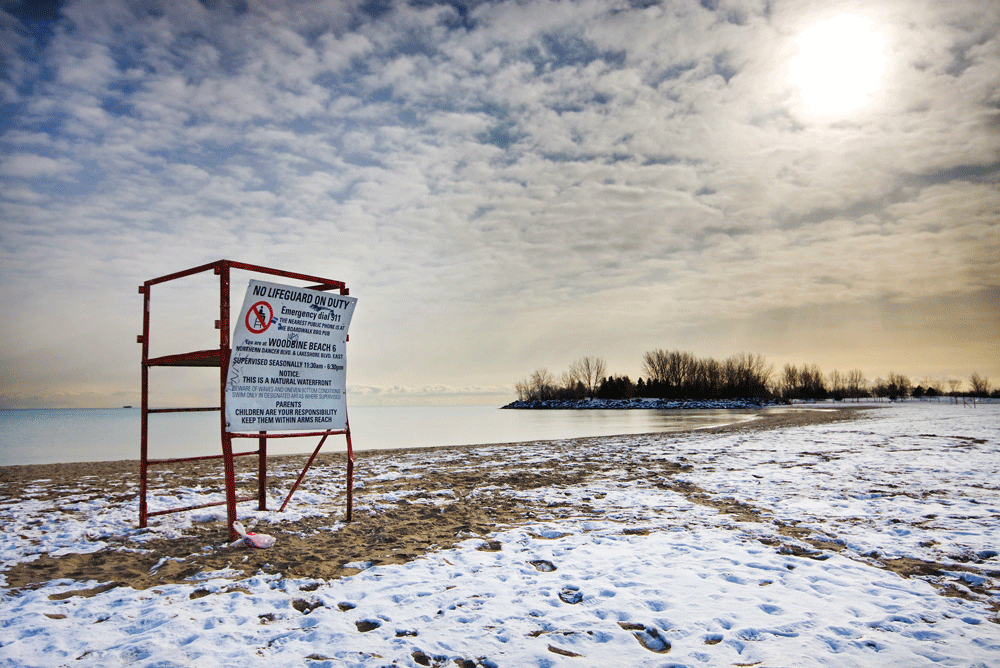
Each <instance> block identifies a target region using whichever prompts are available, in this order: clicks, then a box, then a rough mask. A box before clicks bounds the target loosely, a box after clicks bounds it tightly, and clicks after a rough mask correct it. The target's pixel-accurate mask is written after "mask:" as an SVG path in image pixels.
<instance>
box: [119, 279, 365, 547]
mask: <svg viewBox="0 0 1000 668" xmlns="http://www.w3.org/2000/svg"><path fill="white" fill-rule="evenodd" d="M233 269H239V270H243V271H248V272H255V273H258V274H267V275H270V276H278V277H281V278H287V279H293V280H297V281H305V282H307V283H310V285H307V286H303V287H307V288H309V289H312V290H319V291H327V290H339V291H340V294H342V295H347V294H349V291H348V289H347V286H346V285H345V284H344V283H343V281H334V280H332V279H328V278H321V277H319V276H310V275H308V274H300V273H297V272H291V271H283V270H280V269H271V268H270V267H262V266H258V265H253V264H246V263H243V262H234V261H233V260H218V261H216V262H211V263H209V264H204V265H201V266H199V267H193V268H191V269H186V270H184V271H179V272H176V273H173V274H168V275H167V276H160V277H159V278H153V279H150V280H148V281H146V282H145V283H143V284H142V285H140V286H139V293H140V294H142V295H143V311H142V334H141V335H139V336H138V337H137V341H138V343H141V344H142V426H141V432H140V468H139V526H140V527H146V526H147V525H148V522H149V518H150V517H154V516H156V515H166V514H168V513H178V512H183V511H187V510H196V509H198V508H208V507H211V506H221V505H223V504H225V505H226V511H227V515H228V519H229V522H228V524H229V537H230V540H235V539H236V532H235V530H234V529H233V522H235V521H236V520H237V519H238V518H237V515H236V504H237V503H242V502H245V501H255V500H256V501H257V508H258V509H259V510H267V441H268V439H271V438H301V437H307V436H320V437H321V438H320V441H319V444H318V445H317V446H316V449H315V450H314V451H313V453H312V455H311V456H310V457H309V460H308V461H307V462H306V465H305V467H304V468H303V469H302V473H300V474H299V477H298V479H297V480H296V481H295V484H294V485H292V488H291V490H290V491H289V492H288V496H287V497H286V498H285V501H284V503H282V504H281V508H280V509H279V510H280V511H283V510H284V509H285V506H287V505H288V502H289V500H290V499H291V498H292V494H294V493H295V490H296V489H297V488H298V486H299V483H301V482H302V478H303V477H305V474H306V471H308V470H309V467H310V466H312V463H313V460H314V459H315V458H316V455H317V454H319V450H320V448H322V447H323V444H324V443H325V442H326V439H327V438H328V437H329V436H332V435H335V434H344V436H345V437H346V438H347V521H348V522H349V521H351V519H352V518H353V514H354V499H353V486H354V451H353V448H352V447H351V428H350V423H349V422H348V423H347V426H346V428H345V429H335V430H325V431H304V432H283V433H271V434H268V433H267V432H266V431H260V432H256V433H239V432H229V431H227V430H226V375H227V372H228V367H229V356H230V301H229V298H230V290H229V286H230V274H231V270H233ZM207 271H212V272H213V273H214V274H215V275H216V276H218V277H219V319H218V320H216V321H215V328H216V329H217V330H219V347H218V348H212V349H209V350H197V351H193V352H184V353H177V354H173V355H162V356H159V357H154V358H150V356H149V340H150V331H149V330H150V325H149V320H150V308H151V296H152V287H153V286H154V285H158V284H160V283H166V282H168V281H173V280H176V279H179V278H184V277H186V276H192V275H195V274H200V273H203V272H207ZM150 367H218V369H219V405H218V406H209V407H197V408H150V407H149V369H150ZM202 411H219V413H220V421H219V422H220V424H219V433H220V437H221V442H222V454H218V455H204V456H199V457H180V458H170V459H150V458H149V452H148V446H149V416H150V415H151V414H155V413H185V412H188V413H190V412H202ZM237 438H247V439H257V443H258V447H257V450H252V451H249V452H239V453H234V452H233V440H234V439H237ZM250 455H257V472H258V480H257V495H256V496H246V497H242V498H237V496H236V473H235V467H234V464H233V460H234V458H235V457H244V456H250ZM209 459H222V460H223V464H224V471H225V478H226V499H225V500H224V501H218V502H212V503H203V504H200V505H195V506H185V507H182V508H169V509H166V510H157V511H155V512H149V510H148V508H147V505H146V493H147V482H148V477H149V467H150V466H157V465H162V464H171V463H175V462H188V461H200V460H209Z"/></svg>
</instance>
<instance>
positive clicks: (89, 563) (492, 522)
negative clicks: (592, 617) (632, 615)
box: [0, 409, 856, 589]
mask: <svg viewBox="0 0 1000 668" xmlns="http://www.w3.org/2000/svg"><path fill="white" fill-rule="evenodd" d="M855 413H856V411H855V410H852V409H842V410H836V411H818V410H800V411H792V412H788V413H777V414H772V415H764V416H762V417H761V418H760V419H757V420H754V421H751V422H747V423H739V424H734V425H728V426H724V427H715V428H711V429H705V430H698V431H699V432H700V433H714V434H724V433H742V432H748V431H761V430H767V429H774V428H779V427H787V426H795V425H809V424H824V423H829V422H834V421H842V420H849V419H852V417H853V416H854V415H855ZM688 433H691V432H688ZM677 436H678V434H677V433H674V434H671V437H677ZM604 438H605V439H606V438H607V437H604ZM600 440H604V439H600V438H582V439H569V440H565V441H555V442H546V443H545V444H544V446H543V447H544V448H545V449H546V450H547V451H548V452H549V453H550V454H551V455H552V459H550V460H549V461H548V462H546V464H545V466H544V467H534V466H533V467H532V470H531V471H516V470H511V469H510V467H509V465H508V464H509V463H508V462H507V461H505V460H504V459H502V458H501V459H498V458H496V453H495V452H494V451H492V450H484V449H482V448H481V447H479V448H472V447H463V446H452V447H439V448H419V449H406V448H403V449H399V450H388V451H385V450H382V451H362V452H358V453H356V454H355V475H356V477H357V481H358V489H357V490H356V491H355V495H356V496H355V502H356V503H357V504H358V507H359V511H358V512H357V513H356V515H355V517H354V521H352V522H351V523H349V524H346V523H345V524H344V525H343V526H340V525H339V524H340V523H339V522H338V520H342V519H343V517H344V510H343V509H344V507H345V504H344V501H343V496H342V495H343V491H342V490H341V495H340V496H338V497H337V498H334V499H331V503H330V514H329V515H323V516H310V517H303V518H300V519H297V520H295V521H292V522H281V521H277V522H272V521H268V520H262V521H261V522H260V523H258V524H257V525H256V527H255V531H256V532H257V533H266V534H270V535H273V536H275V537H277V538H278V540H277V542H276V545H275V547H273V548H271V549H269V550H268V551H267V552H251V553H250V559H249V560H248V561H245V562H244V561H242V560H243V558H244V556H246V554H245V553H244V552H242V551H240V552H233V551H231V550H214V551H212V552H210V553H204V552H203V548H204V546H206V545H218V544H221V543H225V542H226V538H227V536H228V533H227V531H226V523H225V520H224V517H225V511H224V509H218V510H216V511H214V512H215V513H220V512H221V514H222V518H220V519H211V520H209V521H204V522H198V523H196V524H194V525H193V526H191V527H190V528H187V529H186V530H185V531H184V535H183V536H177V535H174V534H173V532H170V533H169V538H162V539H159V540H158V539H155V538H154V539H152V540H149V541H143V545H144V548H145V550H148V553H138V552H134V551H128V550H127V549H121V548H127V547H128V543H129V541H130V539H131V538H133V537H134V534H133V535H130V536H121V537H118V540H116V539H115V538H111V540H110V542H109V544H108V549H106V550H101V551H99V552H93V553H88V554H67V555H64V556H60V557H52V556H49V555H48V554H45V553H43V554H42V555H40V556H39V557H38V558H37V559H35V560H33V561H30V562H27V563H20V564H16V565H15V566H14V567H13V568H11V569H10V570H9V571H7V572H5V573H4V575H6V578H7V584H8V586H10V587H14V588H22V587H30V586H32V585H38V584H43V583H45V582H48V581H50V580H55V579H59V578H70V579H73V580H84V581H85V580H97V581H99V582H102V583H107V582H115V583H117V584H118V585H120V586H130V587H133V588H135V589H145V588H148V587H152V586H155V585H157V584H163V583H177V582H183V581H184V580H185V579H186V578H189V577H191V576H192V575H194V574H196V573H199V572H201V571H213V570H220V569H223V568H234V569H236V570H238V571H240V572H242V573H244V574H247V575H250V574H252V573H254V572H256V571H257V570H258V569H263V570H264V572H268V573H276V574H279V575H282V576H284V577H306V578H322V579H329V578H336V577H341V576H342V575H344V574H345V570H344V568H343V566H344V564H347V563H350V562H353V561H365V562H371V563H372V564H382V563H403V562H405V561H408V560H410V559H413V558H416V557H418V556H420V555H421V554H424V553H425V552H427V550H428V549H430V548H431V546H434V547H435V549H438V548H446V547H451V546H452V545H454V544H455V543H456V542H458V541H461V540H465V539H466V538H468V537H469V536H471V535H476V536H485V535H488V534H489V533H491V532H493V531H497V530H498V529H502V528H507V527H511V526H518V525H522V524H525V523H527V522H530V521H532V520H534V519H536V518H538V517H540V516H542V515H545V516H546V517H553V518H558V517H560V512H558V511H557V512H553V509H552V506H551V505H548V504H547V505H546V506H545V508H544V510H543V509H542V508H538V507H534V506H533V505H532V504H528V503H524V502H518V501H515V500H511V499H507V498H503V497H499V498H498V499H497V500H498V501H499V503H495V504H483V503H480V502H478V500H473V499H471V498H470V493H471V492H473V491H474V490H475V489H476V488H478V487H483V486H485V485H493V484H495V483H496V481H497V479H498V478H500V479H502V480H503V482H504V486H505V487H507V488H509V489H513V490H518V491H523V490H529V489H536V488H540V487H548V486H553V485H579V484H585V483H586V480H587V479H588V478H590V477H592V476H599V475H601V474H602V473H606V472H607V471H608V470H610V469H611V467H613V466H617V465H618V464H617V462H609V461H606V460H604V459H603V458H600V457H598V456H596V455H595V454H590V456H587V455H584V456H583V457H580V456H577V455H575V454H574V453H575V451H577V450H579V449H580V446H581V445H584V444H587V443H593V442H597V441H600ZM499 447H502V448H517V449H524V448H528V447H538V446H537V444H499ZM331 449H332V448H331ZM401 458H402V459H404V460H405V461H407V462H413V461H417V462H421V461H422V463H423V465H424V468H423V471H422V472H421V475H420V476H419V477H407V478H395V479H390V480H371V479H370V477H369V478H368V479H366V475H365V473H366V469H367V470H371V469H372V468H373V467H374V468H377V469H378V470H382V469H383V468H384V467H386V466H391V465H392V462H393V461H394V460H399V459H401ZM306 459H307V456H306V455H293V456H283V457H275V458H271V459H270V460H269V467H270V468H269V476H270V480H269V485H268V486H269V488H270V489H273V491H274V494H275V495H276V496H277V497H279V498H281V496H282V493H283V492H284V493H287V490H288V489H289V488H290V485H291V482H293V481H294V480H295V477H296V475H297V472H298V471H301V469H302V467H303V466H304V464H305V461H306ZM637 464H638V463H637ZM236 465H237V469H236V470H237V477H238V478H239V479H242V480H243V481H245V482H247V483H249V484H247V485H246V486H245V487H244V488H243V489H242V490H241V492H240V493H241V495H243V496H246V495H251V494H253V493H254V491H255V488H254V487H253V485H254V484H255V482H256V460H254V459H253V458H252V457H246V458H242V459H237V460H236ZM221 466H222V464H221V462H219V461H214V462H185V463H180V464H171V465H169V466H168V467H167V469H166V470H163V471H160V470H157V469H151V473H150V487H151V489H153V490H155V489H157V488H159V489H160V490H162V491H170V489H171V487H173V488H175V489H183V488H200V489H203V490H206V491H208V492H209V493H214V494H217V495H218V498H219V499H223V498H224V494H225V488H224V483H223V479H222V470H221ZM344 467H345V455H344V453H342V452H341V453H337V452H334V453H321V454H320V455H319V456H318V457H317V459H316V461H315V462H314V464H313V468H311V470H310V472H309V474H307V477H306V478H305V479H304V483H303V487H302V488H301V491H302V492H308V491H309V490H310V489H318V488H319V487H320V486H319V485H317V482H319V481H322V483H323V484H322V487H323V488H324V489H325V488H326V486H327V485H328V484H329V482H330V481H331V480H332V481H333V482H334V483H336V482H342V481H343V478H344V471H345V468H344ZM138 469H139V465H138V462H135V461H119V462H87V463H70V464H40V465H28V466H7V467H0V493H2V494H3V495H4V496H6V497H8V498H15V499H16V498H22V497H23V496H25V495H26V490H28V489H30V490H32V491H31V493H30V495H31V496H32V498H34V499H36V500H39V501H57V500H58V499H59V498H62V497H66V496H72V497H73V498H74V499H84V500H86V499H106V500H108V501H109V502H111V503H119V504H129V503H131V502H133V501H134V497H135V491H134V490H135V488H136V484H137V481H138V479H139V478H138V475H139V474H138ZM458 469H461V470H458ZM681 469H682V466H681V465H679V464H676V463H670V464H665V465H661V466H660V467H659V468H658V469H657V472H658V473H662V474H666V475H670V474H672V473H675V472H677V471H679V470H681ZM648 474H649V470H648V469H647V468H646V467H645V466H641V467H640V468H639V469H638V470H632V471H631V472H630V475H632V476H635V477H636V478H639V477H641V476H645V475H648ZM445 488H447V489H452V490H453V491H454V492H455V496H456V498H455V500H454V502H452V503H449V504H448V505H447V506H443V507H440V508H438V507H436V506H431V507H426V506H424V507H421V505H419V504H414V502H413V501H414V499H415V498H416V499H419V498H422V497H421V494H422V493H424V494H425V496H424V497H423V498H426V492H427V491H429V490H439V489H445ZM679 489H683V493H684V494H686V495H687V496H689V497H693V498H695V499H698V500H699V502H703V503H713V502H712V501H711V499H709V498H708V495H706V494H704V493H701V492H699V490H698V489H697V488H696V487H695V486H693V485H682V486H680V487H679ZM386 492H392V493H406V494H407V496H405V497H404V498H403V499H401V500H400V501H399V502H398V503H397V504H395V506H396V507H386V506H385V505H384V504H380V506H379V507H378V508H377V510H376V509H374V508H371V507H370V506H368V507H366V505H367V504H366V502H365V499H366V497H379V496H381V495H382V494H384V493H386ZM293 498H294V497H293ZM174 505H182V504H174ZM274 505H275V504H273V503H272V504H270V506H269V507H273V506H274ZM279 505H280V502H279ZM254 507H255V506H254V504H252V503H250V504H242V505H241V506H240V510H241V511H243V512H247V510H248V509H251V508H254ZM580 510H581V509H578V508H571V507H570V506H568V505H567V506H565V507H564V508H563V509H562V511H561V512H562V513H570V512H572V513H576V512H579V511H580ZM584 512H586V510H585V509H584ZM278 517H279V518H280V516H278ZM164 523H165V521H164V520H163V519H161V518H152V520H151V522H150V524H151V527H150V529H151V531H150V532H146V533H155V532H156V530H157V527H158V526H162V525H164ZM166 524H167V526H170V522H169V520H167V521H166ZM333 527H335V528H336V529H337V530H336V531H334V532H331V531H329V530H328V529H330V528H333ZM325 529H327V530H325ZM140 533H142V532H140ZM145 550H144V551H145ZM164 557H166V558H168V559H177V560H178V561H171V562H170V563H168V564H166V565H164V566H163V567H161V568H159V569H156V571H155V573H153V572H151V571H152V570H153V566H154V565H155V564H156V563H157V562H158V561H160V560H161V559H162V558H164ZM350 570H351V569H348V570H347V573H349V572H350Z"/></svg>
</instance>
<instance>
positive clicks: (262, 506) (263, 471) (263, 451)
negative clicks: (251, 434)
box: [257, 431, 267, 510]
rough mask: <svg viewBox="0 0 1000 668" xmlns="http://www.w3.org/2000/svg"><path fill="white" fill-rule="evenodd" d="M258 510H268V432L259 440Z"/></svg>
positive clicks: (261, 435)
mask: <svg viewBox="0 0 1000 668" xmlns="http://www.w3.org/2000/svg"><path fill="white" fill-rule="evenodd" d="M257 444H258V448H257V510H267V432H266V431H262V432H260V438H259V439H258V440H257Z"/></svg>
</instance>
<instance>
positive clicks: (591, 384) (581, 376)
mask: <svg viewBox="0 0 1000 668" xmlns="http://www.w3.org/2000/svg"><path fill="white" fill-rule="evenodd" d="M648 354H649V353H647V355H648ZM606 372H607V364H605V363H604V360H602V359H601V358H600V357H581V358H580V359H578V360H577V361H575V362H573V363H572V364H571V365H570V367H569V375H570V377H571V378H572V379H573V381H574V382H575V383H582V384H583V386H584V387H585V388H586V389H587V396H588V397H593V396H595V395H596V394H597V388H598V386H599V385H600V384H601V379H602V378H604V374H605V373H606Z"/></svg>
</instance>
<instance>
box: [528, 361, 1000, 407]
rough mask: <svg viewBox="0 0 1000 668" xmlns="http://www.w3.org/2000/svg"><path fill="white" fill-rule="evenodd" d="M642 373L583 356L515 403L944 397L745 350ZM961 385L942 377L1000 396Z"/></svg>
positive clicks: (954, 391) (932, 384)
mask: <svg viewBox="0 0 1000 668" xmlns="http://www.w3.org/2000/svg"><path fill="white" fill-rule="evenodd" d="M642 373H643V374H644V375H645V378H643V377H640V378H639V379H638V380H637V381H635V382H633V381H632V380H631V379H630V378H629V377H628V376H627V375H614V374H610V375H609V374H608V370H607V364H606V362H605V361H604V360H603V359H601V358H599V357H582V358H580V359H579V360H577V361H575V362H573V363H572V364H571V365H570V367H569V369H568V370H567V371H564V372H562V373H561V374H560V375H559V376H558V377H556V376H555V375H554V374H552V373H551V372H550V371H549V370H548V369H546V368H540V369H537V370H536V371H534V372H533V373H532V374H531V375H530V376H529V377H528V378H525V379H523V380H521V381H519V382H518V383H516V384H515V386H514V387H515V390H516V391H517V398H518V399H519V400H521V401H532V400H541V401H548V400H561V401H565V400H581V399H632V398H649V399H672V400H692V401H701V400H713V399H754V400H758V401H783V402H791V401H794V400H809V401H822V400H826V399H834V400H837V401H844V400H855V401H857V400H860V399H868V398H885V399H889V400H893V401H894V400H896V399H905V398H908V397H914V398H923V397H940V396H946V393H945V390H944V385H943V384H942V383H941V382H940V381H935V380H931V379H929V378H925V379H924V380H923V381H922V382H921V383H920V384H917V385H915V386H914V384H913V382H912V380H911V379H910V378H909V377H908V376H906V375H904V374H901V373H896V372H891V373H889V374H888V376H887V377H886V378H876V379H875V380H873V381H869V380H868V379H867V378H865V375H864V373H862V371H861V370H860V369H851V370H850V371H848V372H846V373H842V372H840V371H838V370H836V369H835V370H833V371H831V372H830V373H828V374H824V373H823V372H822V371H821V370H820V368H819V367H818V366H817V365H815V364H803V365H801V366H796V365H794V364H785V365H784V367H783V368H782V370H781V371H780V372H778V373H775V371H774V367H773V365H771V364H768V362H767V360H766V359H765V358H764V357H763V356H762V355H755V354H751V353H738V354H735V355H731V356H729V357H727V358H725V359H723V360H716V359H713V358H711V357H696V356H695V355H693V354H691V353H688V352H682V351H678V350H653V351H650V352H647V353H645V354H644V355H643V358H642ZM961 384H962V381H961V380H949V381H948V386H949V388H950V390H949V392H948V393H947V395H948V396H974V397H987V396H992V397H996V398H1000V388H998V389H995V390H993V391H992V393H991V392H990V384H989V379H988V378H987V377H985V376H982V375H980V374H978V373H973V374H972V375H971V376H970V377H969V387H970V388H971V389H970V391H968V392H965V393H960V392H959V391H958V388H959V387H960V386H961Z"/></svg>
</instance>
